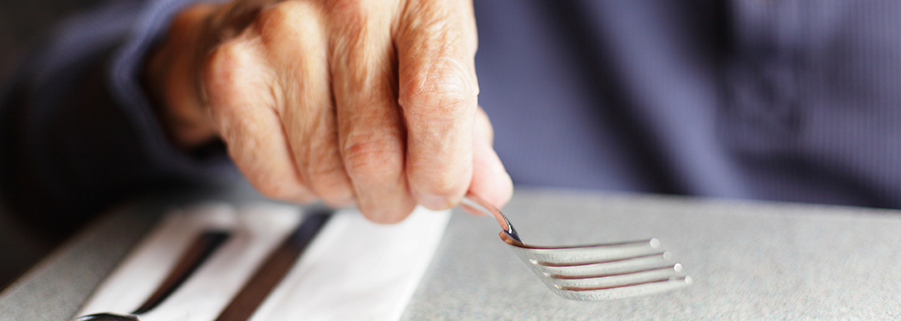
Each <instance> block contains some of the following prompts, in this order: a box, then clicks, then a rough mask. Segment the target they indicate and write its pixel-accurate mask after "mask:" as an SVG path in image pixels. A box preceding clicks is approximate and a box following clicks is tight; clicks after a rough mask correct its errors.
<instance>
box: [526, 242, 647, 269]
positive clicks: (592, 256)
mask: <svg viewBox="0 0 901 321" xmlns="http://www.w3.org/2000/svg"><path fill="white" fill-rule="evenodd" d="M659 247H660V241H659V240H657V239H649V240H644V241H634V242H625V243H615V244H597V245H588V246H574V247H556V248H552V247H538V246H530V245H524V246H514V248H517V249H519V250H518V251H517V252H518V253H521V254H524V255H525V256H526V257H524V259H526V260H527V261H528V262H531V263H532V264H543V265H576V264H587V263H597V262H608V261H614V260H621V259H626V258H633V257H639V256H645V255H651V254H657V253H660V252H661V251H660V250H659V249H658V248H659Z"/></svg>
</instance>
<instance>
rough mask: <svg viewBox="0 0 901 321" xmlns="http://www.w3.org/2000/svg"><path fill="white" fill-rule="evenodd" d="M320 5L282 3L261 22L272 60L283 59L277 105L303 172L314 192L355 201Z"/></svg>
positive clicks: (335, 201) (335, 200)
mask: <svg viewBox="0 0 901 321" xmlns="http://www.w3.org/2000/svg"><path fill="white" fill-rule="evenodd" d="M320 13H321V11H320V10H319V8H318V7H317V6H315V5H313V4H312V3H309V2H293V1H292V2H281V3H279V4H277V5H275V6H271V7H269V8H267V9H266V10H264V11H263V12H261V14H260V16H259V18H258V19H257V21H259V23H258V29H259V30H266V32H261V41H262V43H263V46H265V47H266V48H267V49H268V51H267V52H268V56H269V58H270V61H274V62H277V64H279V65H280V66H282V67H280V68H278V69H277V76H276V77H277V78H278V81H277V83H279V84H281V93H282V94H283V100H284V103H283V104H279V105H278V106H277V110H278V112H279V114H280V115H281V117H282V122H283V124H284V126H285V132H286V136H287V138H288V144H289V145H290V147H291V152H292V155H293V158H294V162H295V164H296V166H297V170H298V171H299V173H300V175H301V176H302V178H303V181H304V182H306V184H307V186H309V187H310V189H312V191H313V192H314V193H315V194H316V195H317V196H319V197H320V198H322V199H323V201H325V202H326V203H329V204H331V205H333V206H346V205H350V204H352V203H353V197H354V194H353V189H352V188H351V185H350V178H348V176H347V174H346V172H345V171H344V162H343V161H342V159H341V154H340V153H339V151H338V142H337V140H338V132H337V124H336V121H335V113H334V108H333V105H332V99H331V90H330V87H329V82H330V79H329V70H328V58H327V56H326V52H327V48H328V43H327V38H326V36H325V31H324V30H323V28H324V26H323V24H322V19H321V14H320Z"/></svg>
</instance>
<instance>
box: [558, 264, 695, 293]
mask: <svg viewBox="0 0 901 321" xmlns="http://www.w3.org/2000/svg"><path fill="white" fill-rule="evenodd" d="M681 271H682V265H681V264H679V263H676V264H673V265H670V266H664V267H659V268H653V269H647V270H641V271H631V272H627V273H620V274H612V275H599V276H590V277H567V276H558V275H551V276H549V278H550V280H551V281H552V282H553V283H554V286H555V287H557V288H558V289H562V290H578V289H585V288H611V287H617V286H623V285H630V284H642V283H648V282H653V281H659V280H669V279H670V278H673V277H677V276H679V273H680V272H681Z"/></svg>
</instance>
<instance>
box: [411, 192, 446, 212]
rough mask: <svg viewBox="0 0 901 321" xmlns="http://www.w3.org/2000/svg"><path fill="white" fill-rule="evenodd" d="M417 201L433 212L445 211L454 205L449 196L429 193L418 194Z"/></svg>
mask: <svg viewBox="0 0 901 321" xmlns="http://www.w3.org/2000/svg"><path fill="white" fill-rule="evenodd" d="M416 200H417V201H419V204H420V205H422V206H425V207H427V208H429V209H431V210H444V209H448V208H450V207H451V206H452V205H453V204H452V203H451V200H450V198H448V197H447V196H440V195H434V194H429V193H422V192H417V193H416Z"/></svg>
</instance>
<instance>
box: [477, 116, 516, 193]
mask: <svg viewBox="0 0 901 321" xmlns="http://www.w3.org/2000/svg"><path fill="white" fill-rule="evenodd" d="M493 140H494V131H493V129H492V128H491V122H490V121H489V120H488V115H487V114H485V111H483V110H482V109H481V108H479V109H478V111H477V112H476V120H475V124H474V126H473V144H472V145H473V146H472V152H473V153H472V154H473V156H472V158H473V159H472V166H473V172H472V183H471V184H470V185H469V192H470V193H473V194H476V195H478V196H480V197H481V198H482V199H484V200H486V201H488V202H489V203H491V204H493V205H494V206H497V207H498V208H501V207H503V206H504V205H505V204H507V202H508V201H510V197H512V196H513V181H512V180H511V179H510V175H509V174H507V170H506V169H505V168H504V164H503V163H501V159H500V158H499V157H498V156H497V152H495V151H494V147H492V144H493Z"/></svg>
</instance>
